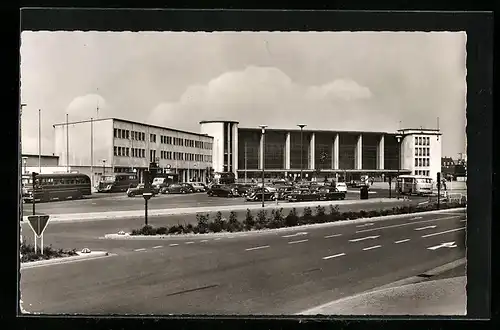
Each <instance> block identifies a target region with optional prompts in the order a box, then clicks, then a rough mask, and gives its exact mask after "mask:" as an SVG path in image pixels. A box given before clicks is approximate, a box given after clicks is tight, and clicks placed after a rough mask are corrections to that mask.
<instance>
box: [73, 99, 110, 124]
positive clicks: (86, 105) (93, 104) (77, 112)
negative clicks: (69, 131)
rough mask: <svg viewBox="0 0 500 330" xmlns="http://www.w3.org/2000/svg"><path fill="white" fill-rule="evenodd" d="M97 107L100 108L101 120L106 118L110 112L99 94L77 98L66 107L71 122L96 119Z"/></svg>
mask: <svg viewBox="0 0 500 330" xmlns="http://www.w3.org/2000/svg"><path fill="white" fill-rule="evenodd" d="M97 107H99V118H103V117H106V115H107V114H108V113H109V112H110V109H109V106H108V104H107V102H106V100H105V99H104V98H103V97H102V96H101V95H98V94H87V95H83V96H77V97H75V98H74V99H73V100H72V101H71V102H70V103H69V104H68V106H67V107H66V113H67V114H68V117H69V120H70V121H77V120H86V119H90V118H91V117H94V118H96V115H97Z"/></svg>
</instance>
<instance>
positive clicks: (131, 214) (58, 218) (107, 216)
mask: <svg viewBox="0 0 500 330" xmlns="http://www.w3.org/2000/svg"><path fill="white" fill-rule="evenodd" d="M396 202H398V200H396V199H394V198H390V199H389V198H372V199H368V200H359V199H355V200H343V201H342V200H340V201H315V202H295V203H289V202H282V203H281V204H278V205H276V204H270V205H266V206H265V207H264V208H265V209H274V208H276V207H279V208H280V207H283V208H285V207H290V208H292V207H306V206H318V205H321V206H328V205H351V204H371V203H388V204H389V203H396ZM285 205H286V206H285ZM246 209H250V210H254V209H259V210H260V209H262V205H261V204H260V203H252V204H247V205H219V206H203V207H185V208H172V209H149V210H148V216H149V217H155V216H168V215H187V214H196V213H207V212H216V211H244V210H246ZM142 216H144V210H143V209H142V210H133V211H118V212H94V213H92V212H88V213H66V214H52V215H50V222H69V221H72V222H73V221H94V220H116V219H126V218H135V217H142ZM23 220H24V221H26V222H28V216H23Z"/></svg>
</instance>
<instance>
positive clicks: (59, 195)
mask: <svg viewBox="0 0 500 330" xmlns="http://www.w3.org/2000/svg"><path fill="white" fill-rule="evenodd" d="M21 182H22V198H23V200H24V201H25V202H33V199H34V200H35V202H48V201H51V200H55V199H57V200H64V199H69V198H71V199H80V198H83V197H84V196H90V195H91V194H92V191H91V183H90V178H89V176H88V175H85V174H80V173H54V174H38V175H36V177H35V184H34V185H33V178H32V176H31V175H30V176H28V175H23V176H22V177H21ZM33 186H34V187H35V188H34V189H33Z"/></svg>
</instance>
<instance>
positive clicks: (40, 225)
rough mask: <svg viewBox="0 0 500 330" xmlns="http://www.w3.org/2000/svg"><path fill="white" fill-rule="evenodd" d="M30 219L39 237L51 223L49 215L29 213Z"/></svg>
mask: <svg viewBox="0 0 500 330" xmlns="http://www.w3.org/2000/svg"><path fill="white" fill-rule="evenodd" d="M28 221H29V224H30V227H31V229H32V230H33V232H34V233H35V235H36V236H37V237H40V236H41V235H42V234H43V231H44V230H45V228H46V227H47V224H48V223H49V216H48V215H29V216H28Z"/></svg>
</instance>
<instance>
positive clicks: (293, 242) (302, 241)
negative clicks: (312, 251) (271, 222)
mask: <svg viewBox="0 0 500 330" xmlns="http://www.w3.org/2000/svg"><path fill="white" fill-rule="evenodd" d="M307 241H308V239H303V240H300V241H291V242H288V244H297V243H304V242H307Z"/></svg>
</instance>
